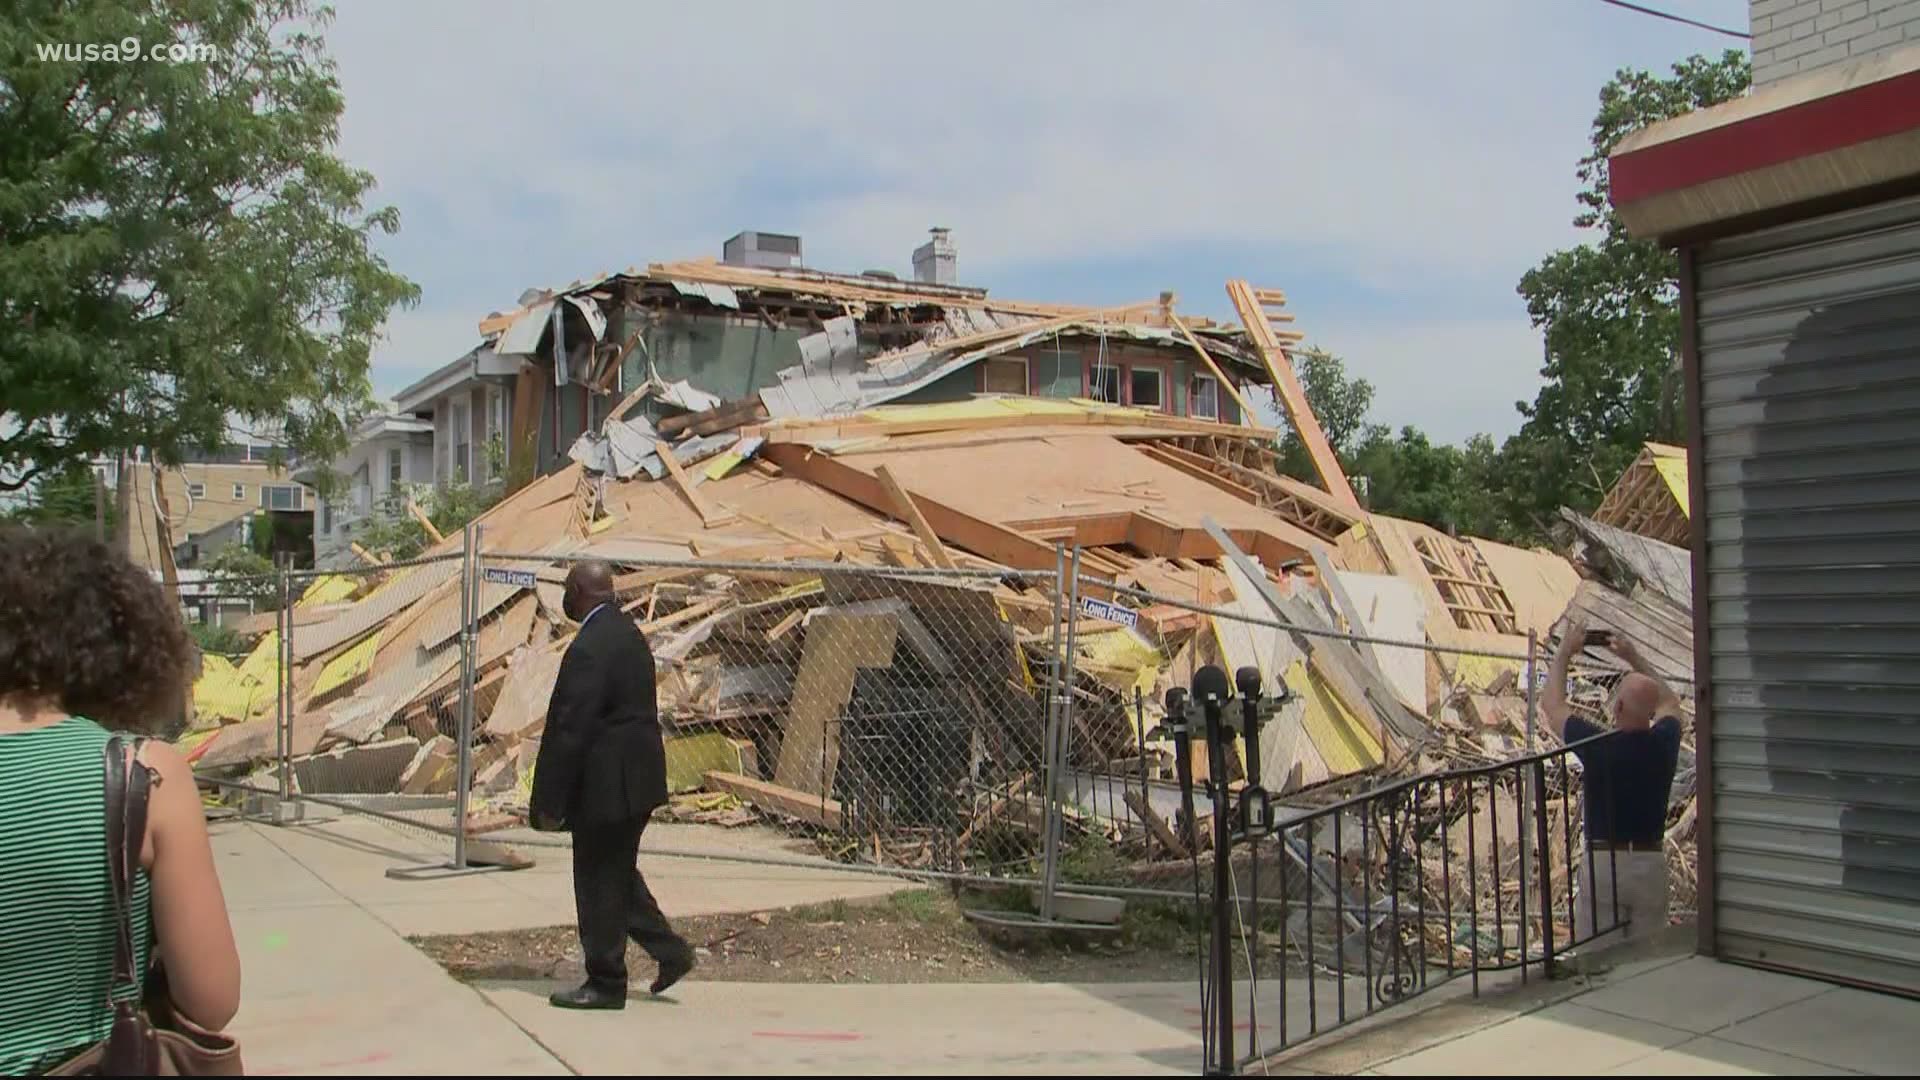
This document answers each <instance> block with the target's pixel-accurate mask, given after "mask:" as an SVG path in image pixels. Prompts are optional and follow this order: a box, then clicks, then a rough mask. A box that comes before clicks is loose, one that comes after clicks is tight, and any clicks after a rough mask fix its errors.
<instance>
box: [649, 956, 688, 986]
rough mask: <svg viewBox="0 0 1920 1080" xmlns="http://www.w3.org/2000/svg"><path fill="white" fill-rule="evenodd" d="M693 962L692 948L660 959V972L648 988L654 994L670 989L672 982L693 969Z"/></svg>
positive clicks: (675, 981)
mask: <svg viewBox="0 0 1920 1080" xmlns="http://www.w3.org/2000/svg"><path fill="white" fill-rule="evenodd" d="M693 964H694V960H693V950H692V949H688V950H687V951H686V952H683V953H681V954H679V955H678V956H673V957H669V958H667V959H666V960H663V961H661V962H660V974H659V975H658V976H656V977H655V978H654V980H653V985H652V986H651V987H648V989H650V990H652V991H653V993H654V994H655V995H659V994H664V993H666V992H667V991H668V990H670V989H672V987H673V984H674V983H677V982H679V981H680V980H681V979H684V978H686V977H687V973H688V972H690V971H692V970H693Z"/></svg>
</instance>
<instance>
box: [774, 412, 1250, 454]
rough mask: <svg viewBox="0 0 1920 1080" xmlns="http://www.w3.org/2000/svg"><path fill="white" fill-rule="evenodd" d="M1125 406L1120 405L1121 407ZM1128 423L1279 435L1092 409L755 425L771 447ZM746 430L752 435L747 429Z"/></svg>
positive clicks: (1186, 431)
mask: <svg viewBox="0 0 1920 1080" xmlns="http://www.w3.org/2000/svg"><path fill="white" fill-rule="evenodd" d="M1118 408H1119V407H1118V406H1116V407H1115V409H1116V410H1117V409H1118ZM1076 425H1086V426H1088V427H1123V428H1129V429H1135V430H1149V431H1166V432H1169V433H1178V434H1183V435H1221V436H1226V437H1228V438H1233V439H1266V438H1272V437H1274V436H1276V435H1278V434H1279V433H1278V432H1276V431H1274V430H1272V429H1271V428H1256V427H1244V426H1236V425H1233V424H1223V423H1220V422H1219V421H1215V420H1194V419H1190V418H1187V417H1180V416H1168V415H1165V414H1160V413H1147V412H1140V411H1136V410H1128V411H1125V412H1120V411H1107V410H1093V409H1089V411H1086V412H1079V413H1031V414H1017V413H1010V414H1007V415H1004V416H966V417H960V418H957V419H934V420H839V421H836V420H826V421H815V422H811V423H780V424H768V425H766V426H765V427H762V428H756V429H754V431H753V433H754V434H758V435H761V436H763V437H764V438H765V439H766V440H767V443H768V444H769V445H772V444H776V443H812V442H829V441H832V442H840V441H846V440H851V439H864V438H876V437H880V436H891V435H922V434H927V433H929V432H951V431H977V430H982V429H991V430H994V431H1007V430H1012V429H1015V428H1024V427H1047V428H1057V427H1073V426H1076ZM742 434H747V432H745V431H743V432H742Z"/></svg>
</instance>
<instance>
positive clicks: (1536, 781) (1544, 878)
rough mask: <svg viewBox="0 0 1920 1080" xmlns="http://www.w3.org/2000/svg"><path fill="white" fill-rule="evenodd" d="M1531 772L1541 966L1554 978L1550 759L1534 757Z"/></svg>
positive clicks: (1549, 976) (1548, 976)
mask: <svg viewBox="0 0 1920 1080" xmlns="http://www.w3.org/2000/svg"><path fill="white" fill-rule="evenodd" d="M1562 753H1565V751H1562ZM1532 776H1533V795H1534V799H1533V818H1534V827H1535V829H1536V830H1537V831H1538V832H1539V834H1540V948H1541V958H1542V963H1541V970H1542V971H1544V972H1545V973H1546V976H1547V978H1549V979H1551V978H1553V839H1552V836H1551V834H1550V830H1549V829H1548V827H1547V763H1546V760H1545V759H1538V760H1535V761H1534V763H1533V769H1532ZM1523 872H1524V871H1523ZM1569 910H1571V909H1569Z"/></svg>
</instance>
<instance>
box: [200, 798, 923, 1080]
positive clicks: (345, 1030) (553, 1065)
mask: <svg viewBox="0 0 1920 1080" xmlns="http://www.w3.org/2000/svg"><path fill="white" fill-rule="evenodd" d="M686 828H687V827H680V829H679V830H676V829H675V828H673V827H663V828H661V829H660V830H658V837H657V838H656V833H655V832H654V831H652V830H650V831H649V834H648V839H649V842H650V843H670V844H675V845H678V846H683V847H684V846H690V845H691V844H693V843H695V842H697V843H700V844H703V845H706V846H714V845H716V844H733V845H736V846H738V847H740V848H741V849H742V850H745V851H747V852H748V853H750V854H778V853H780V848H779V847H778V842H777V838H773V837H769V836H766V835H765V834H760V835H758V836H754V835H747V834H746V832H747V831H743V830H736V831H735V832H734V833H732V834H729V835H728V836H725V837H721V838H717V839H716V838H712V837H705V836H699V837H696V836H694V835H693V834H690V833H688V832H687V831H686ZM212 832H213V847H214V857H215V860H216V862H217V864H218V866H219V870H220V880H221V886H222V888H223V889H224V890H225V893H226V898H227V906H228V910H229V911H230V912H231V914H232V918H233V927H234V933H235V935H236V936H237V938H238V941H239V945H240V958H241V964H242V970H243V972H244V983H243V986H244V989H243V993H242V1005H241V1010H240V1015H239V1016H238V1017H237V1018H236V1020H235V1022H234V1026H233V1030H234V1033H235V1034H236V1035H237V1036H238V1037H239V1038H240V1040H241V1044H242V1046H243V1048H244V1052H245V1055H246V1060H247V1066H248V1071H249V1072H252V1073H256V1074H260V1075H275V1074H286V1073H298V1074H319V1075H373V1074H382V1075H388V1074H393V1073H407V1074H455V1073H458V1074H465V1075H489V1074H500V1073H516V1074H530V1075H556V1074H562V1073H566V1072H569V1071H570V1070H569V1068H568V1066H567V1063H566V1062H563V1061H562V1060H561V1059H560V1058H559V1057H557V1056H555V1055H554V1054H553V1053H551V1052H550V1051H548V1050H547V1049H546V1048H544V1047H542V1046H541V1045H540V1044H539V1043H538V1042H537V1041H536V1040H535V1039H534V1038H533V1037H531V1036H529V1035H528V1034H527V1032H526V1031H524V1030H522V1028H521V1027H520V1026H519V1025H518V1024H516V1023H515V1022H514V1021H513V1020H512V1019H511V1018H509V1017H508V1016H507V1015H506V1014H504V1013H503V1012H502V1011H501V1010H500V1009H499V1008H497V1007H496V1006H495V1005H493V1004H492V1003H490V1002H489V1001H488V1000H487V999H486V998H485V997H483V996H482V995H481V994H479V993H477V992H476V991H475V990H474V989H473V988H471V987H468V986H465V985H463V984H461V983H459V982H457V981H455V980H454V979H452V978H451V977H449V976H448V975H447V974H446V973H445V972H444V971H442V970H441V968H440V967H439V965H437V964H435V963H434V962H433V961H431V960H429V959H427V958H426V957H425V956H424V955H422V954H421V953H420V952H419V951H418V950H417V949H415V948H414V947H413V946H412V945H410V944H409V943H408V942H407V941H406V940H405V938H406V936H408V935H412V934H429V933H471V932H476V931H485V930H505V929H517V928H529V927H540V926H554V925H561V924H567V923H571V922H572V921H573V891H572V874H571V870H570V862H569V858H570V853H569V852H568V851H567V849H565V848H546V849H540V850H536V851H534V852H533V854H535V855H536V856H537V857H538V859H539V863H538V865H536V866H535V867H534V868H532V869H529V870H519V871H511V872H495V873H484V874H476V875H471V876H463V877H451V878H439V879H430V880H410V881H408V880H395V879H393V878H390V877H388V876H387V870H388V869H389V868H391V867H395V866H407V865H412V864H430V863H433V862H438V861H442V860H444V859H445V858H446V856H447V845H446V842H445V841H444V840H442V839H440V838H438V837H434V836H431V835H429V834H425V833H422V832H418V831H415V830H408V829H405V828H399V827H395V826H391V825H388V824H385V823H383V822H380V821H378V820H375V819H371V818H366V817H347V818H340V819H336V820H328V821H320V822H315V823H311V824H301V825H294V826H287V827H281V828H274V827H270V826H265V825H255V824H250V823H246V822H240V821H226V822H220V823H216V824H215V825H214V826H213V829H212ZM642 866H643V868H644V869H645V870H646V871H647V874H648V880H649V882H650V883H651V884H652V886H653V889H654V892H655V893H656V894H657V896H658V897H659V899H660V902H661V906H662V907H663V908H665V909H666V911H667V912H668V913H669V914H670V915H696V914H714V913H721V912H741V911H758V910H762V909H766V908H771V907H783V906H789V905H793V904H805V903H817V902H821V901H826V900H831V899H836V898H846V899H857V898H861V897H868V896H877V895H885V894H886V893H888V892H891V891H894V890H897V889H899V888H900V887H901V883H900V882H897V881H891V880H886V879H877V878H873V877H870V876H865V875H858V874H839V873H829V872H822V871H818V870H811V869H789V868H784V867H762V866H751V865H742V864H737V863H721V862H709V861H704V860H689V859H665V858H655V859H651V860H649V859H647V858H646V857H645V856H644V855H643V856H642ZM636 1060H644V1059H636Z"/></svg>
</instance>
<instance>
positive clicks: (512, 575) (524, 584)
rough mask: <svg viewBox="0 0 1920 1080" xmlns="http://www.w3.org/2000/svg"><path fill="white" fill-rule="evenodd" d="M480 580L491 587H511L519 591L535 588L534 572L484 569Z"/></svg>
mask: <svg viewBox="0 0 1920 1080" xmlns="http://www.w3.org/2000/svg"><path fill="white" fill-rule="evenodd" d="M480 580H482V581H484V582H486V583H487V584H489V585H511V586H513V587H514V588H517V589H531V588H533V581H534V578H533V571H531V570H508V569H505V568H503V567H498V566H487V567H482V568H481V570H480Z"/></svg>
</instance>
